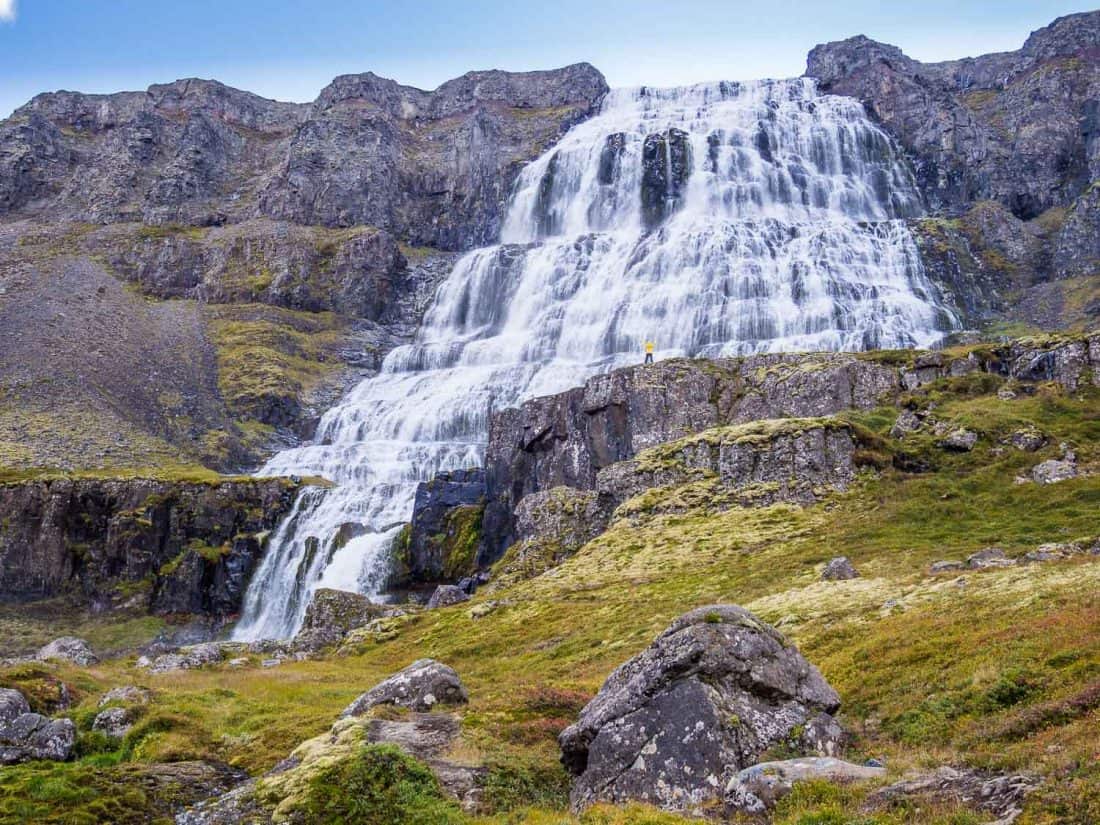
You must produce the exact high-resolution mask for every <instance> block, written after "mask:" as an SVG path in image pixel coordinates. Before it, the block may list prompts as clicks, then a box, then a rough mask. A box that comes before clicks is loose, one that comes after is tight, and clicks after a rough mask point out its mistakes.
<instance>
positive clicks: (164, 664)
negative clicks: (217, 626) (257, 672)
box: [138, 642, 223, 673]
mask: <svg viewBox="0 0 1100 825" xmlns="http://www.w3.org/2000/svg"><path fill="white" fill-rule="evenodd" d="M222 653H223V650H222V646H221V645H219V644H217V643H216V642H204V643H203V644H199V645H189V646H187V647H181V648H180V649H179V651H178V652H176V653H164V654H162V655H160V656H157V657H156V658H155V659H153V660H151V661H150V660H148V659H147V658H146V659H145V663H143V662H142V661H141V660H140V659H139V660H138V665H139V666H140V667H147V668H148V669H149V672H150V673H169V672H171V671H173V670H193V669H195V668H199V667H205V666H206V665H213V664H217V663H218V662H220V661H221V660H222ZM143 658H144V657H143Z"/></svg>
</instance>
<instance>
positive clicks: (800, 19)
mask: <svg viewBox="0 0 1100 825" xmlns="http://www.w3.org/2000/svg"><path fill="white" fill-rule="evenodd" d="M1088 8H1089V6H1087V5H1082V4H1079V3H1071V2H1034V1H1033V2H1019V1H1018V0H1000V2H997V0H981V1H979V0H951V1H950V2H944V1H943V0H926V2H923V3H921V4H919V8H918V4H915V3H905V2H900V1H899V0H889V2H866V0H855V2H847V3H835V4H828V3H822V2H812V1H811V2H796V1H795V0H751V2H742V0H663V1H662V2H655V1H654V0H630V1H629V2H619V1H618V0H549V2H547V0H539V2H535V3H524V2H522V0H450V2H443V1H442V0H402V1H401V2H392V1H391V0H376V1H375V2H328V1H327V0H312V2H310V0H297V2H291V0H217V2H214V0H191V2H181V0H172V1H171V2H169V0H160V2H158V1H157V0H0V117H4V116H6V115H7V114H8V113H10V112H11V111H12V109H14V108H15V107H17V106H19V105H21V104H22V103H24V102H26V101H27V100H28V99H30V97H32V96H33V95H34V94H35V93H37V92H40V91H51V90H56V89H75V90H79V91H86V92H111V91H118V90H121V89H144V88H145V87H146V86H148V85H149V84H151V83H157V82H165V81H169V80H174V79H176V78H179V77H212V78H216V79H218V80H221V81H223V82H225V83H228V84H230V85H232V86H237V87H240V88H244V89H248V90H250V91H253V92H257V93H258V94H262V95H264V96H266V97H275V98H278V99H282V100H296V101H305V100H312V99H313V98H314V97H315V96H316V95H317V92H318V91H319V90H320V89H321V87H323V86H324V85H325V84H326V83H327V82H328V81H329V80H330V79H331V78H332V77H334V76H335V75H337V74H345V73H350V72H362V71H367V70H371V71H374V72H375V73H377V74H380V75H384V76H387V77H393V78H395V79H396V80H399V81H401V82H403V83H407V84H410V85H414V86H419V87H421V88H429V89H430V88H435V87H436V86H437V85H439V83H441V82H443V81H444V80H447V79H448V78H451V77H455V76H457V75H460V74H462V73H463V72H465V71H468V70H470V69H485V68H503V69H513V70H524V69H535V68H549V67H553V66H560V65H564V64H566V63H572V62H576V61H579V60H588V61H589V62H591V63H593V64H595V65H596V66H597V67H598V68H600V69H601V70H602V71H603V72H604V74H605V75H606V76H607V78H608V81H609V82H610V83H611V85H613V86H624V85H637V84H642V83H648V84H652V85H679V84H683V83H689V82H693V81H699V80H714V79H734V80H736V79H746V78H752V77H786V76H792V75H797V74H801V72H802V70H803V69H804V67H805V56H806V52H807V51H808V50H809V49H810V48H811V47H812V46H814V45H815V44H816V43H820V42H824V41H827V40H836V39H840V38H844V37H848V36H850V35H853V34H867V35H869V36H871V37H874V38H876V39H879V40H884V41H887V42H890V43H895V44H897V45H899V46H901V47H902V48H903V49H904V50H905V51H906V52H907V53H908V54H909V55H910V56H912V57H915V58H918V59H921V60H944V59H950V58H954V57H963V56H967V55H975V54H982V53H985V52H989V51H1004V50H1007V49H1015V48H1017V47H1019V46H1020V44H1022V43H1023V41H1024V39H1025V38H1026V37H1027V35H1028V33H1029V32H1030V31H1032V30H1033V29H1035V28H1038V27H1039V26H1042V25H1045V24H1046V23H1048V22H1050V21H1051V20H1053V19H1054V18H1055V17H1057V16H1059V15H1062V14H1068V13H1071V12H1074V11H1085V10H1087V9H1088Z"/></svg>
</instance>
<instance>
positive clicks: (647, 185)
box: [642, 129, 693, 230]
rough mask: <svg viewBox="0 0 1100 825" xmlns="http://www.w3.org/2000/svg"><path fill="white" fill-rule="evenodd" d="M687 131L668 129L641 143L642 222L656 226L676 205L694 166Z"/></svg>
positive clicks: (648, 225) (662, 221)
mask: <svg viewBox="0 0 1100 825" xmlns="http://www.w3.org/2000/svg"><path fill="white" fill-rule="evenodd" d="M692 168H693V167H692V157H691V141H690V139H689V138H688V134H687V132H684V131H683V130H681V129H669V130H668V131H667V132H664V133H659V134H653V135H648V136H647V137H646V139H645V142H644V143H643V144H642V223H643V224H644V225H645V227H646V229H651V230H652V229H656V228H657V227H658V226H660V225H661V224H663V223H664V222H665V221H666V220H667V219H668V218H669V217H670V216H671V215H672V214H673V213H674V212H676V210H677V209H679V208H680V202H681V200H682V199H683V194H684V189H685V188H686V187H687V180H688V177H689V176H690V175H691V170H692Z"/></svg>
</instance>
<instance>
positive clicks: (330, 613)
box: [293, 587, 393, 650]
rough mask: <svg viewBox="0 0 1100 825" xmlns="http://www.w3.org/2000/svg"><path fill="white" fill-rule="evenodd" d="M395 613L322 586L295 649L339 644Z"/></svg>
mask: <svg viewBox="0 0 1100 825" xmlns="http://www.w3.org/2000/svg"><path fill="white" fill-rule="evenodd" d="M392 613H393V609H392V608H387V607H384V606H382V605H379V604H375V603H374V602H372V601H371V600H370V599H368V598H367V597H366V596H363V595H361V594H359V593H351V592H349V591H347V590H333V589H332V588H329V587H320V588H318V589H317V590H315V591H314V593H313V600H312V601H311V602H310V603H309V607H307V608H306V614H305V617H304V618H303V619H302V628H301V630H300V631H299V632H298V635H297V636H295V637H294V644H293V647H294V649H296V650H318V649H320V648H322V647H325V646H326V645H332V644H336V643H337V642H339V641H340V640H341V639H342V638H344V637H345V636H346V635H347V634H348V633H350V632H351V631H352V630H355V628H357V627H362V626H363V625H365V624H367V623H368V622H370V621H371V620H372V619H377V618H379V617H381V616H386V615H392Z"/></svg>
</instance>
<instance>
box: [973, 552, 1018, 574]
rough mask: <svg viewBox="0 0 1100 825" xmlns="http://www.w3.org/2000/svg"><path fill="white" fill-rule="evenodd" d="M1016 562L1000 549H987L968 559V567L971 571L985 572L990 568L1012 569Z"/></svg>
mask: <svg viewBox="0 0 1100 825" xmlns="http://www.w3.org/2000/svg"><path fill="white" fill-rule="evenodd" d="M1015 563H1016V562H1015V560H1014V559H1010V558H1009V557H1008V556H1007V555H1005V551H1004V550H1002V549H1001V548H1000V547H986V548H985V549H984V550H979V551H978V552H977V553H971V554H970V555H969V556H967V557H966V566H967V567H969V568H970V569H971V570H984V569H986V568H988V567H1011V566H1012V565H1014V564H1015Z"/></svg>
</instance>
